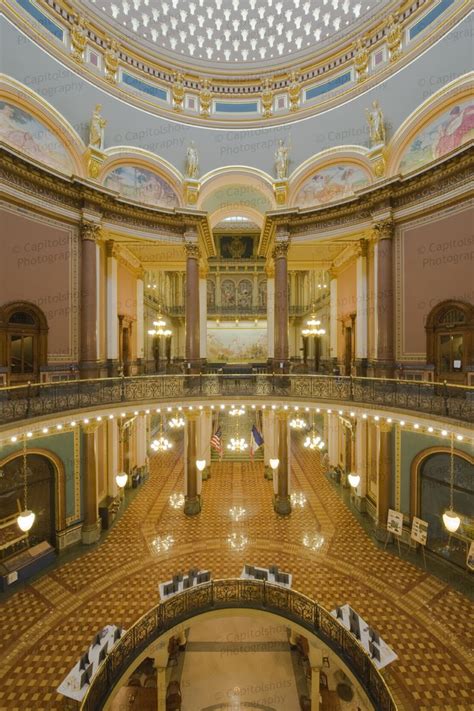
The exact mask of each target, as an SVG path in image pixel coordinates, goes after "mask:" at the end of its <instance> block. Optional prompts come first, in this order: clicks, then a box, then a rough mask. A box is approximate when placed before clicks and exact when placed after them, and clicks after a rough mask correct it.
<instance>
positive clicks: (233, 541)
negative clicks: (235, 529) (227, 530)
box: [227, 533, 249, 551]
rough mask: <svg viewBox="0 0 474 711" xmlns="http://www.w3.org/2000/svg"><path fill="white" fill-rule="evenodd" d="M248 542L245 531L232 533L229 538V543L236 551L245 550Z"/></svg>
mask: <svg viewBox="0 0 474 711" xmlns="http://www.w3.org/2000/svg"><path fill="white" fill-rule="evenodd" d="M248 542H249V541H248V538H247V537H246V536H244V534H243V533H231V534H230V536H229V537H228V539H227V543H228V544H229V545H230V547H231V548H232V549H233V550H234V551H243V549H244V548H245V546H246V545H247V543H248Z"/></svg>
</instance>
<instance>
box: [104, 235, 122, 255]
mask: <svg viewBox="0 0 474 711" xmlns="http://www.w3.org/2000/svg"><path fill="white" fill-rule="evenodd" d="M105 249H106V252H107V256H108V257H113V258H114V259H117V258H118V256H119V252H120V248H119V246H118V244H117V242H114V241H113V239H109V240H107V242H106V243H105Z"/></svg>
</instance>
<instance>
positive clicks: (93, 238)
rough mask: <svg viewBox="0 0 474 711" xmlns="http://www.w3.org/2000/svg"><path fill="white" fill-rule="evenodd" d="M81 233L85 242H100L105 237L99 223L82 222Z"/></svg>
mask: <svg viewBox="0 0 474 711" xmlns="http://www.w3.org/2000/svg"><path fill="white" fill-rule="evenodd" d="M80 231H81V239H82V240H83V241H90V242H99V241H100V240H101V239H102V237H103V232H102V226H101V225H100V224H99V223H98V222H90V221H89V220H81V223H80Z"/></svg>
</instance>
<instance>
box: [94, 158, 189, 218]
mask: <svg viewBox="0 0 474 711" xmlns="http://www.w3.org/2000/svg"><path fill="white" fill-rule="evenodd" d="M105 153H106V155H107V158H106V160H105V161H104V163H103V165H102V167H101V171H100V173H99V176H98V180H99V182H100V183H101V184H102V185H104V187H106V188H110V189H111V190H116V191H117V192H119V193H120V194H121V195H122V196H124V197H128V198H130V199H132V200H135V201H136V202H144V203H149V204H153V205H155V206H158V207H168V208H173V207H180V206H182V205H183V185H182V176H181V174H180V173H179V171H177V170H176V169H175V168H174V167H173V166H172V165H171V163H168V161H165V160H163V159H161V158H157V157H156V156H153V155H152V154H151V153H149V152H148V151H144V150H140V149H136V148H131V147H128V146H118V147H114V148H110V149H107V150H106V151H105ZM118 171H121V172H122V176H121V178H120V179H117V175H116V174H117V172H118ZM114 177H115V178H116V180H115V181H114ZM122 178H123V179H124V183H123V190H122ZM137 179H138V180H139V181H140V183H141V185H142V186H148V187H151V188H152V189H153V187H155V188H156V189H157V190H158V194H156V192H155V193H153V192H152V193H150V194H149V195H148V194H142V191H141V190H140V189H138V188H137V185H136V183H137ZM115 182H116V183H117V184H115ZM160 199H161V202H160ZM173 203H174V204H173Z"/></svg>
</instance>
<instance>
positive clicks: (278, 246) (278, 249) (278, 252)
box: [272, 242, 290, 259]
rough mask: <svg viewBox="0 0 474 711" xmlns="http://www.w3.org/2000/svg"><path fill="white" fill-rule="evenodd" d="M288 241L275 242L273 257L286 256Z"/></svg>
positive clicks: (284, 257)
mask: <svg viewBox="0 0 474 711" xmlns="http://www.w3.org/2000/svg"><path fill="white" fill-rule="evenodd" d="M289 246H290V243H289V242H276V243H275V246H274V247H273V252H272V257H273V259H286V258H287V257H288V247H289Z"/></svg>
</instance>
